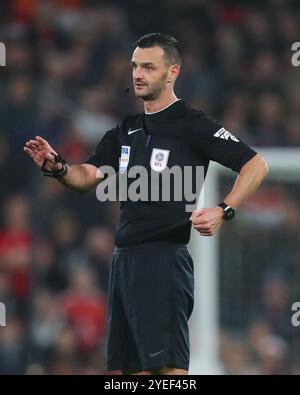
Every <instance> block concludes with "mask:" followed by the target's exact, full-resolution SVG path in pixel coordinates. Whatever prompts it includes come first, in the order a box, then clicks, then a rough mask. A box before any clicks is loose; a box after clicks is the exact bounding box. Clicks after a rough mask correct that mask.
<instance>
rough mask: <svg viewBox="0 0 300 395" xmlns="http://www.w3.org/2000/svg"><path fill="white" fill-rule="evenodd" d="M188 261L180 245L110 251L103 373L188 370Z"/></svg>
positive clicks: (191, 300) (190, 264)
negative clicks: (106, 338)
mask: <svg viewBox="0 0 300 395" xmlns="http://www.w3.org/2000/svg"><path fill="white" fill-rule="evenodd" d="M193 304H194V272H193V261H192V258H191V256H190V254H189V252H188V249H187V247H186V245H183V244H172V243H165V242H161V243H147V244H140V245H137V246H133V247H125V248H116V249H115V253H114V255H113V259H112V263H111V271H110V285H109V321H108V349H107V369H108V370H123V371H143V370H154V369H159V368H162V367H168V366H170V367H175V368H179V369H186V370H188V367H189V331H188V323H187V322H188V319H189V317H190V315H191V313H192V310H193Z"/></svg>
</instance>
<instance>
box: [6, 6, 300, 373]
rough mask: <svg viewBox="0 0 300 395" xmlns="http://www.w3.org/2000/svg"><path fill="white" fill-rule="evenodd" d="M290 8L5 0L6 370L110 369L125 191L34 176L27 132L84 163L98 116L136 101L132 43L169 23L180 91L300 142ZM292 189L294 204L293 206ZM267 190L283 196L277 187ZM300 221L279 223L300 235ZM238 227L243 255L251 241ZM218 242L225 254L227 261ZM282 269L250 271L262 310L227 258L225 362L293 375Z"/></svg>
mask: <svg viewBox="0 0 300 395" xmlns="http://www.w3.org/2000/svg"><path fill="white" fill-rule="evenodd" d="M299 6H300V4H299V2H297V1H288V0H286V1H284V0H273V1H272V0H269V1H268V0H266V1H263V2H261V1H243V2H239V1H200V0H199V1H197V0H185V1H182V0H172V1H157V2H156V1H153V0H151V1H149V0H140V1H139V0H133V1H124V0H123V1H121V0H120V1H113V0H111V1H107V2H105V1H96V0H40V1H38V0H26V1H25V0H11V1H6V2H4V1H1V4H0V41H2V42H4V43H5V45H6V48H7V66H6V67H2V68H0V84H1V85H0V86H1V96H0V174H1V181H0V204H1V219H0V221H1V222H0V301H1V302H3V303H5V304H6V307H7V326H6V327H1V328H0V374H5V373H9V374H24V373H25V374H31V373H41V374H44V373H45V374H101V373H104V372H105V366H104V349H105V341H106V333H105V327H106V296H107V278H108V277H107V276H108V265H109V260H110V256H111V253H112V250H113V229H114V225H115V223H116V220H117V217H118V205H117V204H111V203H105V204H103V203H101V204H100V203H99V202H98V201H97V199H96V196H95V193H94V192H91V193H87V194H79V193H76V192H70V191H68V190H66V189H64V188H63V187H62V186H60V185H59V184H58V183H57V182H55V181H53V180H49V179H46V178H44V177H42V175H41V173H40V172H39V170H38V169H37V168H36V167H35V166H34V165H33V163H32V162H31V161H30V159H28V157H25V155H24V154H23V145H24V142H25V141H26V140H28V139H29V138H31V137H35V136H36V135H41V136H43V137H44V138H46V139H47V140H48V141H49V142H50V144H52V145H53V146H54V147H55V148H56V149H57V150H58V152H60V153H61V154H62V155H63V156H64V157H65V158H66V159H67V160H68V162H69V163H80V162H82V161H84V160H85V159H86V158H87V157H88V156H89V154H90V153H91V152H92V150H93V148H94V147H95V145H96V144H97V142H98V141H99V140H100V138H101V137H102V136H103V134H104V133H105V131H106V130H108V129H110V128H111V127H113V126H114V125H115V124H116V123H117V122H118V121H119V120H120V119H122V117H123V116H125V115H127V114H130V113H136V112H138V111H140V110H141V108H142V107H141V103H140V102H139V101H137V100H136V99H135V98H134V96H133V94H132V91H131V90H130V91H129V93H126V88H127V87H130V86H131V70H130V65H129V61H130V56H131V52H132V43H133V42H134V41H135V40H136V39H137V38H139V37H140V36H141V35H143V34H145V33H147V32H151V31H162V32H166V33H170V34H171V35H174V36H175V37H177V38H178V39H179V40H180V42H181V44H182V48H183V69H182V74H181V76H180V78H179V80H178V81H177V87H176V93H177V95H178V96H179V97H183V98H184V99H185V100H186V101H187V102H189V103H190V104H191V105H193V106H195V107H197V108H201V109H203V110H205V111H207V112H209V113H210V114H211V115H212V116H214V117H215V118H216V119H218V120H219V121H221V122H223V124H224V126H225V127H226V129H228V130H230V131H231V132H233V133H235V134H236V135H237V136H240V137H241V138H242V139H243V140H244V141H246V142H247V143H249V144H251V145H254V146H256V147H298V146H299V144H300V69H299V68H298V69H297V68H295V67H292V65H291V55H292V53H291V45H292V43H293V42H295V41H300V25H299V20H300V8H299ZM270 188H271V189H272V188H273V189H272V190H271V192H270V191H269V195H270V196H273V197H274V196H275V195H276V196H277V197H278V196H285V194H286V191H285V190H284V187H282V186H280V185H271V186H270ZM298 192H299V191H298ZM259 196H260V197H261V195H259ZM297 196H298V198H299V194H298V195H297ZM297 196H296V195H295V197H294V201H293V210H294V211H293V213H294V216H293V218H295V216H296V218H298V219H300V206H299V199H298V201H297ZM258 199H259V198H258ZM261 199H263V197H261ZM291 199H292V198H290V200H291ZM274 200H275V202H274ZM267 201H268V202H269V204H275V205H276V199H275V198H274V199H273V201H272V198H271V199H270V198H269V199H267ZM254 202H255V200H254ZM253 204H254V203H253ZM249 207H250V208H251V206H249ZM297 216H298V217H297ZM299 223H300V221H299V220H298V221H296V220H295V221H294V226H292V227H291V228H289V230H288V231H287V232H288V233H285V238H286V240H287V241H288V240H291V238H293V237H294V239H295V240H297V242H296V244H297V245H299V234H300V229H299ZM289 232H290V233H289ZM246 236H247V237H248V236H249V235H246ZM246 236H245V237H246ZM260 236H262V235H260ZM223 237H225V238H226V237H227V236H226V235H224V236H223ZM265 237H267V236H265ZM278 237H280V234H279V232H278ZM247 240H248V244H247V243H246V244H247V247H245V251H244V253H245V254H248V255H247V256H249V257H250V256H251V254H250V253H249V249H251V243H254V244H255V243H256V242H257V239H255V236H254V235H252V239H251V237H250V241H249V238H248V239H247ZM251 240H252V241H251ZM263 240H264V239H263ZM265 240H266V239H265ZM264 246H265V247H264V248H265V249H266V248H269V249H270V250H272V248H271V247H272V246H270V243H269V244H268V242H266V244H265V245H264ZM223 253H224V260H223V263H222V268H223V267H224V266H225V265H226V266H227V267H229V268H230V260H231V259H230V255H228V251H227V250H226V249H224V251H223ZM267 254H268V252H267ZM283 255H284V254H283ZM298 255H299V254H298V253H297V251H295V252H294V255H293V256H294V266H293V267H294V272H293V273H294V274H295V270H296V269H295V268H297V267H298V266H299V256H298ZM297 256H298V260H297ZM274 259H275V260H276V259H277V260H278V259H280V257H278V256H276V257H274ZM248 264H249V266H251V265H252V264H253V262H251V261H250V258H249V262H248ZM297 265H298V266H297ZM275 266H276V265H275ZM255 267H257V269H258V270H259V261H258V262H256V265H255ZM277 268H278V265H277V266H276V268H272V265H271V266H270V267H268V268H265V267H264V269H266V272H265V273H264V276H265V277H264V281H260V279H258V278H256V279H255V278H254V279H253V281H256V280H257V281H256V282H253V283H252V286H251V287H250V285H249V286H248V288H247V289H246V290H245V291H244V292H246V293H247V295H246V296H247V298H246V300H247V303H248V305H253V302H254V301H255V302H256V304H255V305H259V306H258V307H259V309H258V310H259V311H260V315H259V314H256V315H255V317H256V318H255V319H254V318H253V319H249V318H248V316H247V313H246V312H245V311H244V313H243V315H242V316H241V312H240V310H239V309H241V306H238V304H237V303H234V298H235V297H236V295H234V294H232V293H230V286H229V285H228V283H230V281H239V280H240V278H239V277H238V276H237V274H236V273H237V272H236V270H235V271H234V269H232V268H231V269H232V273H231V272H230V271H228V270H229V269H228V270H227V272H226V273H227V275H228V278H225V280H224V281H227V280H228V283H226V284H227V285H226V284H225V285H224V283H223V282H222V283H221V299H222V302H221V327H220V357H221V361H222V363H223V367H224V371H225V372H226V373H238V374H239V373H240V374H246V373H258V374H268V373H270V374H281V373H294V374H299V373H300V361H299V355H300V352H299V350H300V348H299V344H298V346H297V344H296V345H295V343H294V342H293V343H291V341H290V339H291V333H290V332H291V324H290V319H289V318H287V311H288V308H289V305H288V300H289V298H290V297H291V295H290V294H289V283H288V277H287V276H286V275H285V274H286V273H284V274H282V272H280V271H278V270H276V269H277ZM235 269H236V268H235ZM222 270H224V269H222ZM266 273H267V274H266ZM297 273H298V274H300V273H299V270H298V272H297ZM245 276H246V277H247V273H246V274H245ZM298 278H299V277H298ZM244 281H245V279H244ZM246 282H247V281H246ZM298 290H299V287H298ZM298 295H299V294H298ZM230 298H232V299H230ZM226 301H227V302H226ZM235 301H236V300H235ZM226 303H227V304H226ZM235 317H239V319H238V320H237V319H235ZM253 317H254V315H253ZM237 333H239V335H236V334H237ZM241 333H242V334H243V336H241V337H240V334H241ZM298 337H299V336H298ZM245 339H246V340H245ZM291 347H298V348H297V350H298V351H297V353H296V354H297V355H298V359H297V358H294V357H293V358H290V355H291V353H290V348H291ZM293 355H295V353H294V354H293Z"/></svg>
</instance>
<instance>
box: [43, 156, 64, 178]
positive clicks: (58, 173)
mask: <svg viewBox="0 0 300 395" xmlns="http://www.w3.org/2000/svg"><path fill="white" fill-rule="evenodd" d="M54 160H55V162H56V163H61V165H62V166H61V169H59V170H47V169H46V164H47V162H48V159H44V162H43V165H42V167H41V171H42V173H43V175H44V176H46V177H52V178H63V177H64V176H65V175H66V174H67V172H68V168H69V166H68V165H67V162H66V161H65V159H64V158H63V157H62V156H61V155H60V154H54Z"/></svg>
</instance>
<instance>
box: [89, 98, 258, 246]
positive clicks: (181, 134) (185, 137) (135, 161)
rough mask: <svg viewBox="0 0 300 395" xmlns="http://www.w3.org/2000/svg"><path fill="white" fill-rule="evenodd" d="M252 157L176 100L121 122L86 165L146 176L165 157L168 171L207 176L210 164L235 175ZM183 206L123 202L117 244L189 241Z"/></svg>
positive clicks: (203, 116)
mask: <svg viewBox="0 0 300 395" xmlns="http://www.w3.org/2000/svg"><path fill="white" fill-rule="evenodd" d="M255 155H256V152H255V151H254V150H252V149H251V148H250V147H248V146H247V145H246V144H244V143H243V142H242V141H241V140H240V139H237V138H236V137H234V136H233V135H232V134H231V133H229V132H228V131H226V130H225V129H224V128H223V126H222V125H220V124H219V123H218V122H216V121H215V120H213V119H211V118H209V117H208V116H207V115H206V114H205V113H204V112H202V111H199V110H195V109H192V108H190V107H189V106H188V105H187V104H186V103H185V102H184V101H182V100H178V101H176V102H175V103H173V104H172V105H170V106H169V107H167V108H165V109H163V110H161V111H158V112H156V113H151V114H147V113H141V114H137V115H134V116H128V117H127V118H125V119H124V120H123V122H121V123H120V124H119V125H118V126H116V127H115V128H114V129H112V130H109V131H108V132H106V134H105V135H104V137H103V138H102V139H101V141H100V142H99V144H98V145H97V147H96V150H95V153H94V155H92V156H91V157H90V158H89V159H88V161H87V162H86V163H88V164H92V165H94V166H96V167H100V166H112V167H113V168H114V169H115V171H116V172H118V171H119V170H120V172H122V171H123V170H124V169H125V168H127V171H129V170H130V168H131V167H132V166H135V165H141V166H144V167H145V168H146V169H147V170H148V171H149V173H150V172H151V170H152V171H156V170H157V169H156V165H159V161H160V160H161V159H163V160H162V162H164V164H166V165H167V166H168V168H171V167H172V166H174V165H178V166H180V167H181V168H183V166H193V167H195V166H204V168H205V174H206V171H207V168H208V164H209V161H210V160H213V161H216V162H218V163H220V164H222V165H224V166H226V167H228V168H230V169H232V170H234V171H236V172H239V170H240V169H241V167H242V166H243V165H244V164H245V163H246V162H248V161H249V160H250V159H251V158H253V157H254V156H255ZM155 158H156V159H158V161H155ZM158 170H159V169H158ZM185 204H186V202H184V201H181V202H176V201H172V200H171V201H170V202H165V201H162V200H160V201H153V202H151V201H137V202H132V201H129V200H128V201H123V202H121V214H120V219H119V224H118V226H117V230H116V235H115V243H116V245H117V246H119V247H122V246H129V245H134V244H139V243H143V242H151V241H171V242H175V243H184V244H186V243H188V241H189V238H190V231H191V223H190V221H189V217H190V215H191V213H190V212H186V210H185Z"/></svg>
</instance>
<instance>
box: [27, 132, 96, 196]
mask: <svg viewBox="0 0 300 395" xmlns="http://www.w3.org/2000/svg"><path fill="white" fill-rule="evenodd" d="M24 151H25V152H26V154H27V155H29V156H30V157H31V159H32V160H33V161H34V162H35V163H36V164H37V166H38V167H39V168H40V169H42V166H43V163H44V162H45V159H46V160H47V161H46V165H45V171H46V172H49V174H52V173H53V172H54V173H55V172H56V173H57V172H59V171H61V170H62V164H61V163H57V162H56V161H55V155H56V154H57V153H56V152H55V151H54V149H53V148H52V147H51V146H50V144H49V143H48V142H47V141H46V140H45V139H43V138H42V137H40V136H37V137H36V139H35V140H29V141H27V143H26V146H25V147H24ZM57 174H59V173H57ZM55 178H57V180H58V181H59V182H60V183H61V184H63V185H64V186H66V187H68V188H72V189H75V190H78V191H87V190H89V189H91V188H93V187H94V186H96V185H97V184H99V182H100V181H101V180H102V179H103V175H102V173H101V172H100V171H99V170H98V169H97V167H96V166H94V165H91V164H82V165H73V166H67V165H66V171H65V172H64V174H63V176H57V177H55Z"/></svg>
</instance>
